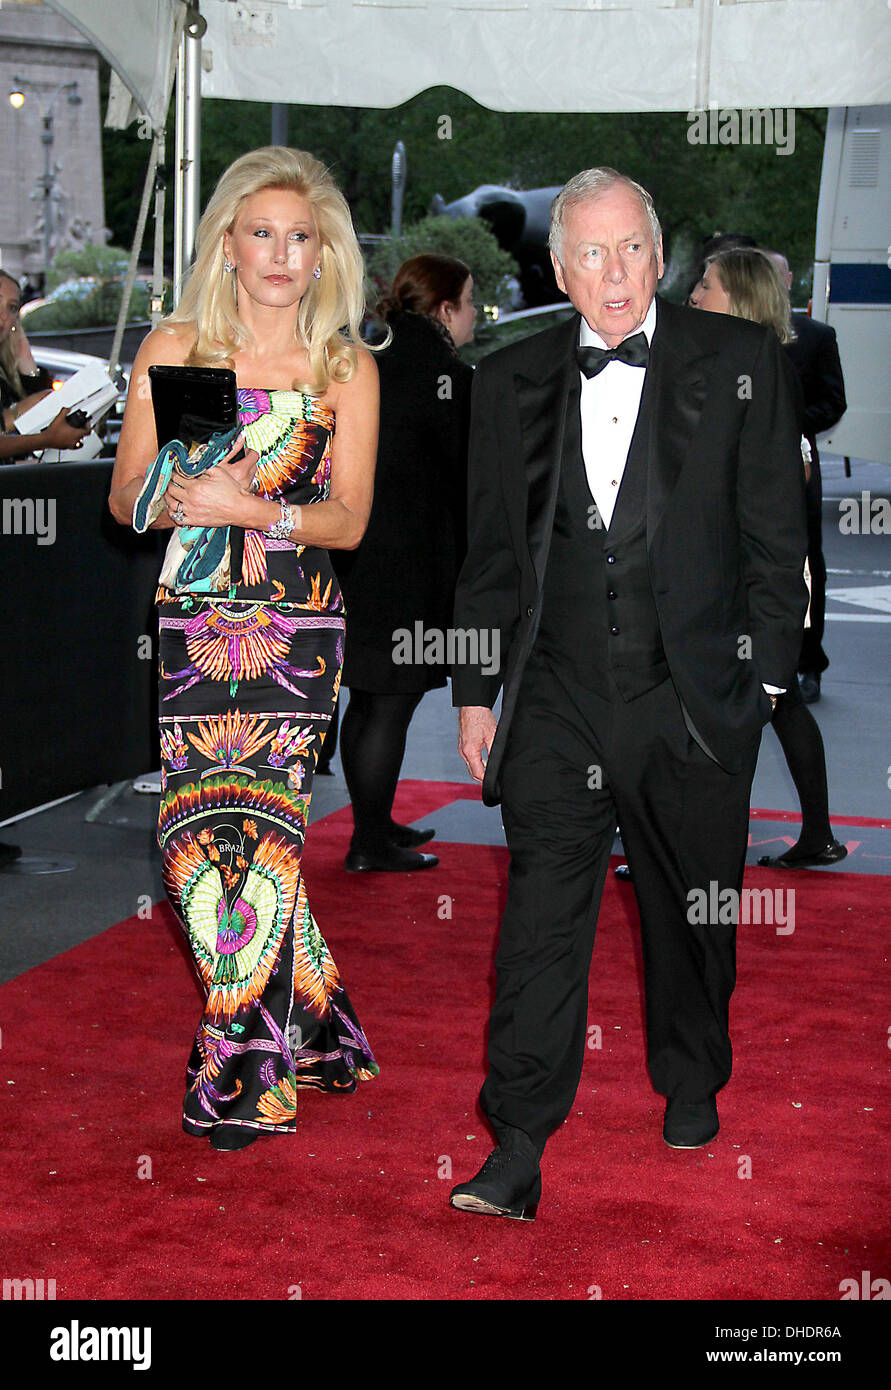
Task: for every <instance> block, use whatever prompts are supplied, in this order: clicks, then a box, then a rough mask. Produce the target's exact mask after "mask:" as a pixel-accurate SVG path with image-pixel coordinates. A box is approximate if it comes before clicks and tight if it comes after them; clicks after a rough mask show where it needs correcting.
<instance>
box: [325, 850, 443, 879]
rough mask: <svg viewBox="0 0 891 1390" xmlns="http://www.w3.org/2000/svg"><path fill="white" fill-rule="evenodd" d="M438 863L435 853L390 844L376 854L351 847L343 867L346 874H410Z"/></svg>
mask: <svg viewBox="0 0 891 1390" xmlns="http://www.w3.org/2000/svg"><path fill="white" fill-rule="evenodd" d="M438 863H439V860H438V859H437V857H436V855H435V854H416V853H415V852H414V850H411V849H400V848H399V847H398V845H391V846H390V847H389V848H388V849H385V850H382V851H380V852H378V853H376V854H361V853H360V852H359V850H355V849H351V850H350V852H349V854H348V855H347V857H346V859H344V861H343V867H344V868H345V869H346V871H347V873H348V874H410V873H413V872H414V871H415V870H417V869H433V868H435V867H436V865H437V864H438Z"/></svg>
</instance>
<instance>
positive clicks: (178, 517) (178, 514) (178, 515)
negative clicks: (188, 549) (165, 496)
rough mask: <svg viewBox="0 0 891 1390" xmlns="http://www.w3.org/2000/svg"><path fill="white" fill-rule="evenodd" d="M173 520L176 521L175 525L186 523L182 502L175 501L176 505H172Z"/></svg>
mask: <svg viewBox="0 0 891 1390" xmlns="http://www.w3.org/2000/svg"><path fill="white" fill-rule="evenodd" d="M173 520H174V521H175V522H176V524H177V526H185V524H186V514H185V512H184V511H183V504H182V502H177V504H176V506H175V507H174V509H173Z"/></svg>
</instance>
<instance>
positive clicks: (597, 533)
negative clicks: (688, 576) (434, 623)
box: [535, 378, 668, 700]
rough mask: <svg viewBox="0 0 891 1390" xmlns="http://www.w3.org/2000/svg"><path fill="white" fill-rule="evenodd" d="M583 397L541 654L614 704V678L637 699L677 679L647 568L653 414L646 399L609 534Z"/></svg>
mask: <svg viewBox="0 0 891 1390" xmlns="http://www.w3.org/2000/svg"><path fill="white" fill-rule="evenodd" d="M580 401H581V389H580V385H579V382H578V378H575V379H574V381H573V385H572V387H571V389H570V392H569V399H568V401H567V407H566V409H567V415H566V433H565V439H564V447H563V458H562V460H561V465H560V483H559V492H558V496H557V507H556V512H555V515H554V529H553V534H552V536H551V545H550V551H549V554H548V563H547V569H546V572H545V581H544V589H543V594H542V611H541V620H540V623H539V628H538V634H537V636H536V641H535V651H536V653H538V654H540V655H542V656H543V657H545V658H546V659H547V660H548V662H549V663H550V664H552V665H553V666H554V667H555V668H556V669H557V671H558V672H560V671H562V672H564V673H565V674H566V675H567V676H568V677H570V678H571V679H572V680H573V681H574V682H575V683H576V684H579V685H582V686H584V687H586V688H587V689H590V690H592V691H594V692H595V693H596V694H598V695H601V696H603V697H604V698H607V699H608V698H610V697H611V695H612V687H611V685H610V681H609V678H608V674H607V673H608V672H609V673H611V674H612V678H613V680H614V681H615V684H616V686H617V687H618V689H619V692H620V694H621V695H622V698H623V699H624V700H634V699H636V698H637V697H638V696H639V695H643V694H644V693H645V692H646V691H647V690H652V688H653V687H654V686H656V685H659V684H660V682H661V681H663V680H665V678H666V677H667V675H668V666H667V664H666V661H665V653H664V651H663V648H662V638H661V634H660V631H659V617H658V614H657V612H656V605H655V602H654V600H653V591H652V586H651V584H650V576H649V568H648V564H647V449H648V440H649V419H648V411H647V410H646V408H645V405H644V399H643V398H642V400H641V409H640V411H639V413H638V418H637V424H636V425H635V429H634V435H633V437H632V440H631V446H630V448H629V450H628V460H627V462H626V465H625V471H624V473H623V475H622V482H621V485H620V487H619V491H618V496H617V498H616V505H615V508H614V511H613V515H612V519H611V521H610V525H609V528H608V529H607V528H606V527H605V526H604V525H603V522H602V521H601V520H600V519H599V515H598V511H597V507H596V505H595V502H594V498H593V497H592V496H591V491H590V488H589V487H588V478H587V474H586V472H585V463H584V459H583V457H582V438H581V416H580Z"/></svg>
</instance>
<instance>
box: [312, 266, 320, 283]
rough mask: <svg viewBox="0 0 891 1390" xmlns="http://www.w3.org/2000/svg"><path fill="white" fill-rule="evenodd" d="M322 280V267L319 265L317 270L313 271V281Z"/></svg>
mask: <svg viewBox="0 0 891 1390" xmlns="http://www.w3.org/2000/svg"><path fill="white" fill-rule="evenodd" d="M321 278H322V267H321V266H320V265H317V266H316V268H315V270H314V271H313V279H314V280H321Z"/></svg>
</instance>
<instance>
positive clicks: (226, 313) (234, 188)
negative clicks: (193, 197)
mask: <svg viewBox="0 0 891 1390" xmlns="http://www.w3.org/2000/svg"><path fill="white" fill-rule="evenodd" d="M267 188H275V189H283V190H287V192H289V193H298V194H299V195H300V196H301V197H303V198H306V200H307V202H308V203H309V205H310V207H311V208H312V213H313V217H314V219H315V224H316V230H317V232H318V235H319V242H320V266H321V276H320V277H319V279H318V280H316V279H314V278H313V279H311V280H310V282H309V286H308V288H307V290H306V293H305V294H304V296H303V298H302V299H301V301H300V308H299V312H298V315H297V327H296V336H295V342H299V343H301V344H305V345H306V347H307V349H308V351H309V361H310V381H309V382H295V383H294V386H295V389H296V388H297V387H298V386H299V387H301V388H302V389H304V390H307V391H308V392H311V393H312V394H314V395H321V394H322V393H323V392H324V391H325V390H326V388H327V386H328V384H329V382H330V381H349V379H350V377H351V376H352V375H353V373H354V371H355V370H356V349H355V346H354V345H355V344H356V343H358V342H359V341H360V325H361V322H362V317H363V315H364V313H365V291H364V283H363V281H364V262H363V259H362V252H361V250H360V248H359V243H358V241H357V239H356V233H355V231H354V230H353V222H352V218H351V217H350V210H349V207H348V206H347V201H346V199H345V198H344V196H343V194H342V193H341V191H340V189H339V188H338V187H337V185H336V184H335V182H334V180H333V178H332V177H331V175H330V173H329V172H328V170H327V169H326V168H325V166H324V164H322V163H321V162H320V161H319V160H318V159H316V158H315V156H314V155H311V154H308V153H307V152H306V151H305V150H291V149H287V148H286V147H285V146H284V145H267V146H265V147H264V148H263V149H259V150H251V151H250V152H249V153H248V154H244V155H242V156H241V157H240V158H239V159H236V160H235V161H234V163H232V164H230V165H229V168H228V169H226V171H225V172H224V173H223V174H222V175H221V177H220V180H219V183H218V184H217V186H216V188H215V189H214V192H213V196H212V197H211V199H210V202H209V203H208V205H207V207H206V208H205V210H204V213H203V215H202V217H201V221H200V222H199V223H198V229H197V231H196V233H195V260H194V263H193V265H192V268H191V270H190V272H189V275H188V278H187V280H186V282H185V286H184V289H183V293H182V297H181V299H180V302H179V304H178V306H177V307H176V309H175V310H174V311H173V313H172V314H168V316H167V317H166V318H165V319H164V321H163V324H162V327H165V328H166V327H170V328H171V329H172V328H173V327H174V326H176V325H180V324H188V325H190V326H192V327H194V329H195V335H196V336H195V342H194V344H193V345H192V349H191V352H190V353H189V356H188V358H187V359H186V365H187V366H206V367H207V366H209V367H212V366H217V365H219V364H221V363H223V362H227V361H230V360H231V358H232V355H233V354H234V353H236V352H238V351H239V350H240V349H241V348H243V347H244V346H245V345H246V344H248V343H250V342H251V340H252V335H251V333H250V331H249V330H248V328H247V325H246V324H245V323H244V322H243V321H242V319H241V317H240V316H239V313H238V293H237V284H236V279H235V274H234V272H227V271H226V270H224V268H223V266H224V262H225V255H224V253H223V234H224V233H225V232H229V231H231V230H232V228H233V226H234V225H235V222H236V220H237V218H238V214H239V212H240V211H241V208H242V206H243V204H244V202H245V200H246V199H247V198H250V197H251V196H252V195H253V194H254V193H259V192H261V190H263V189H267Z"/></svg>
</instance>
